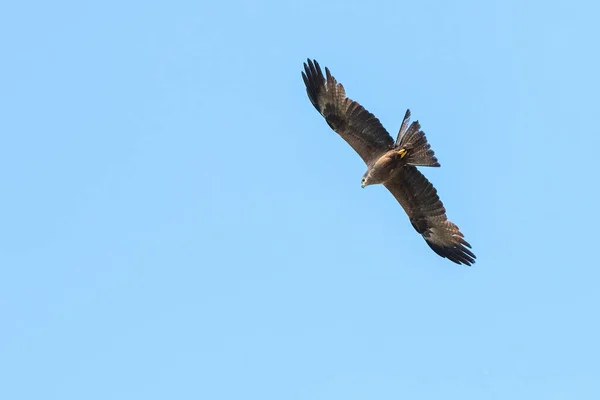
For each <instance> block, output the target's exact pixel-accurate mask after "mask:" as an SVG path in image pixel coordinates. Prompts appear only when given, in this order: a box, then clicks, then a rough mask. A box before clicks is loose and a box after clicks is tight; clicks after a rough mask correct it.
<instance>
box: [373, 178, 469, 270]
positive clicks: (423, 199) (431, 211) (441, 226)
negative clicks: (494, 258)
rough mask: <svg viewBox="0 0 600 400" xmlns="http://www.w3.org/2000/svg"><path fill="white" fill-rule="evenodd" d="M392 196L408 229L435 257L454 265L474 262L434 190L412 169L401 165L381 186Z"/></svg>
mask: <svg viewBox="0 0 600 400" xmlns="http://www.w3.org/2000/svg"><path fill="white" fill-rule="evenodd" d="M384 185H385V187H386V188H387V189H388V190H389V191H390V192H391V193H392V194H393V195H394V197H395V198H396V200H398V202H399V203H400V205H401V206H402V208H404V211H406V213H407V214H408V218H409V219H410V222H411V224H412V226H413V227H414V228H415V229H416V230H417V232H419V233H420V234H421V235H423V238H424V239H425V241H426V242H427V244H428V245H429V247H431V248H432V249H433V251H435V252H436V253H437V254H438V255H440V256H442V257H445V258H447V259H449V260H450V261H453V262H455V263H457V264H466V265H471V264H473V263H475V258H476V257H475V254H473V252H472V251H471V250H469V249H470V248H471V245H470V244H469V243H468V242H467V241H466V240H465V239H464V236H463V234H462V233H461V232H460V230H459V229H458V226H456V225H455V224H454V223H452V222H450V221H448V218H447V217H446V209H445V208H444V205H443V204H442V201H441V200H440V198H439V196H438V194H437V190H436V189H435V188H434V187H433V185H432V184H431V182H429V181H428V180H427V178H425V177H424V176H423V174H422V173H421V172H419V170H418V169H417V168H416V167H414V166H405V167H402V168H401V169H400V171H399V172H398V173H397V175H396V176H394V177H393V178H392V179H390V180H389V181H387V182H386V183H384Z"/></svg>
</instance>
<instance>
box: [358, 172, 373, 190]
mask: <svg viewBox="0 0 600 400" xmlns="http://www.w3.org/2000/svg"><path fill="white" fill-rule="evenodd" d="M370 177H371V174H370V173H369V171H367V172H365V174H364V175H363V177H362V180H361V181H360V187H361V188H363V189H364V188H365V186H369V185H370V184H371V182H370V181H369V178H370Z"/></svg>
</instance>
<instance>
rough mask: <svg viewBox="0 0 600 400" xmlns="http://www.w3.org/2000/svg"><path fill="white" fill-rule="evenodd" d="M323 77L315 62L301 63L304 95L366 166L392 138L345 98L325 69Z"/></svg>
mask: <svg viewBox="0 0 600 400" xmlns="http://www.w3.org/2000/svg"><path fill="white" fill-rule="evenodd" d="M325 74H326V77H327V79H326V78H325V76H323V72H322V71H321V67H320V66H319V63H318V62H316V61H311V60H310V59H309V60H308V64H307V63H304V72H302V78H303V79H304V84H305V85H306V92H307V93H308V98H309V99H310V101H311V102H312V104H313V106H315V108H316V109H317V111H319V112H320V113H321V115H323V117H325V120H326V121H327V124H329V126H330V127H331V129H333V130H334V131H335V132H337V133H338V134H339V135H340V136H341V137H342V138H343V139H344V140H345V141H346V142H348V144H349V145H350V146H352V148H353V149H354V151H356V152H357V153H358V155H359V156H360V157H361V158H362V159H363V160H364V162H365V163H366V164H367V165H369V164H370V163H371V162H372V161H374V160H376V159H377V158H379V156H380V155H382V154H383V153H384V152H386V151H387V150H389V148H390V146H393V144H394V140H393V139H392V137H391V136H390V135H389V133H388V132H387V131H386V130H385V128H384V127H383V126H382V125H381V122H379V120H378V119H377V118H376V117H375V116H374V115H373V114H371V113H370V112H368V111H367V110H365V109H364V108H363V106H361V105H360V104H358V103H357V102H355V101H352V100H350V99H349V98H347V97H346V91H345V90H344V86H342V84H341V83H337V81H336V80H335V78H334V77H333V76H331V73H330V72H329V69H327V68H325Z"/></svg>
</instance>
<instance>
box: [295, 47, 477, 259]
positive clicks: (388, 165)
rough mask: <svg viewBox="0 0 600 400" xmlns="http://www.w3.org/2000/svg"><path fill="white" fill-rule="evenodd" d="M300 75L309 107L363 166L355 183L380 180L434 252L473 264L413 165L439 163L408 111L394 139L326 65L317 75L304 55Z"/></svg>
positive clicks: (467, 247) (316, 68)
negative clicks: (347, 90)
mask: <svg viewBox="0 0 600 400" xmlns="http://www.w3.org/2000/svg"><path fill="white" fill-rule="evenodd" d="M302 78H303V79H304V84H305V85H306V92H307V93H308V98H309V99H310V101H311V103H312V104H313V106H315V108H316V109H317V111H319V113H320V114H321V115H322V116H323V117H325V121H326V122H327V124H328V125H329V126H330V127H331V129H333V130H334V131H335V132H337V133H338V134H339V135H340V136H341V137H342V139H344V140H345V141H346V142H347V143H348V144H349V145H350V146H351V147H352V148H353V149H354V151H356V152H357V153H358V155H359V156H360V157H361V158H362V159H363V161H364V162H365V164H367V172H365V174H364V176H363V177H362V181H361V186H362V187H363V188H364V187H365V186H368V185H374V184H378V183H381V184H383V185H384V186H385V187H386V188H387V189H388V190H389V191H390V192H391V193H392V195H393V196H394V197H395V198H396V200H398V202H399V203H400V205H401V206H402V208H403V209H404V211H406V214H408V218H409V219H410V222H411V224H412V226H413V227H414V228H415V229H416V231H417V232H419V233H420V234H421V235H422V236H423V238H424V239H425V241H426V242H427V244H428V245H429V247H431V249H433V251H434V252H436V253H437V254H438V255H440V256H442V257H445V258H447V259H449V260H450V261H453V262H455V263H457V264H465V265H471V264H473V263H474V262H475V258H476V257H475V254H473V252H472V251H471V250H470V248H471V245H470V244H469V243H468V242H467V241H466V240H465V239H464V236H463V234H462V233H461V232H460V230H459V229H458V227H457V226H456V225H455V224H454V223H452V222H450V221H449V220H448V218H447V217H446V209H445V208H444V205H443V204H442V202H441V200H440V198H439V197H438V195H437V190H436V189H435V188H434V187H433V185H432V184H431V183H430V182H429V181H428V180H427V178H425V177H424V176H423V174H421V172H419V170H418V169H417V168H416V166H428V167H439V166H440V164H439V163H438V160H437V158H436V157H435V155H434V152H433V150H431V148H430V145H429V143H428V142H427V139H426V137H425V133H424V132H423V131H422V130H421V126H420V124H419V121H414V122H413V123H411V124H410V125H409V120H410V110H407V111H406V114H405V115H404V120H403V121H402V125H401V126H400V131H399V132H398V137H397V139H396V140H395V141H394V139H393V138H392V137H391V136H390V135H389V133H388V132H387V131H386V130H385V128H384V127H383V126H382V125H381V122H379V120H378V119H377V118H376V117H375V116H374V115H373V114H371V113H370V112H369V111H367V110H366V109H365V108H364V107H362V106H361V105H360V104H358V103H357V102H356V101H353V100H351V99H349V98H347V97H346V92H345V90H344V87H343V86H342V84H341V83H338V82H337V81H336V79H335V78H334V77H333V76H332V75H331V73H330V72H329V69H328V68H325V75H323V71H322V70H321V67H320V66H319V63H317V61H316V60H314V61H312V60H310V59H308V60H307V63H304V71H303V72H302Z"/></svg>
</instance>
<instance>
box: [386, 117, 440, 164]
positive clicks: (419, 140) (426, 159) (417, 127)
mask: <svg viewBox="0 0 600 400" xmlns="http://www.w3.org/2000/svg"><path fill="white" fill-rule="evenodd" d="M409 120H410V110H406V114H405V115H404V120H403V121H402V125H401V126H400V132H398V139H396V147H397V148H399V149H404V150H406V163H407V164H409V165H416V166H424V167H439V166H440V163H439V162H438V159H437V158H436V157H435V155H434V152H433V150H431V145H430V144H429V143H428V142H427V138H426V137H425V132H423V131H422V130H421V124H419V121H414V122H413V123H412V124H410V126H409V125H408V123H409Z"/></svg>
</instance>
